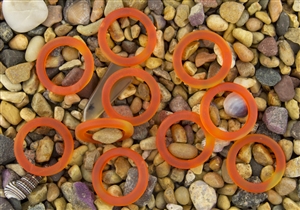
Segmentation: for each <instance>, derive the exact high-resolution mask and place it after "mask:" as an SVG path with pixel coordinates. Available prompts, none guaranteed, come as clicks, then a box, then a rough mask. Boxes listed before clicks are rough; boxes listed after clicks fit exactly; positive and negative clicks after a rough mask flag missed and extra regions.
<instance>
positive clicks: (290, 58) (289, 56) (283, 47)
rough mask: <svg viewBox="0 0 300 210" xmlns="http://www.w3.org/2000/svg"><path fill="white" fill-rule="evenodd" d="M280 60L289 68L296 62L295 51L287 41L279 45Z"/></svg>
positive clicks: (280, 42)
mask: <svg viewBox="0 0 300 210" xmlns="http://www.w3.org/2000/svg"><path fill="white" fill-rule="evenodd" d="M278 52H279V58H280V59H281V60H282V61H283V63H284V64H285V65H287V66H291V65H293V64H294V62H295V56H294V51H293V50H292V48H291V46H290V44H289V43H288V42H287V41H286V40H282V41H279V43H278Z"/></svg>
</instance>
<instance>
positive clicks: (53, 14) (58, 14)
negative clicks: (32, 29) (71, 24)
mask: <svg viewBox="0 0 300 210" xmlns="http://www.w3.org/2000/svg"><path fill="white" fill-rule="evenodd" d="M60 21H62V7H61V6H60V5H54V6H52V5H48V17H47V19H46V20H45V21H44V22H43V23H42V24H43V25H44V26H46V27H51V26H52V25H54V24H55V23H59V22H60Z"/></svg>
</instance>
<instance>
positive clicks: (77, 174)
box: [68, 165, 82, 182]
mask: <svg viewBox="0 0 300 210" xmlns="http://www.w3.org/2000/svg"><path fill="white" fill-rule="evenodd" d="M68 174H69V176H70V178H71V179H72V181H73V182H78V181H80V180H81V179H82V174H81V171H80V168H79V166H78V165H73V166H72V167H71V168H70V169H69V170H68Z"/></svg>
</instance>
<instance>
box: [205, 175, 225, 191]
mask: <svg viewBox="0 0 300 210" xmlns="http://www.w3.org/2000/svg"><path fill="white" fill-rule="evenodd" d="M203 180H204V181H205V182H206V183H207V184H208V185H209V186H211V187H213V188H221V187H223V186H224V181H223V179H222V177H221V176H220V175H219V174H218V173H216V172H208V173H207V174H205V175H204V176H203Z"/></svg>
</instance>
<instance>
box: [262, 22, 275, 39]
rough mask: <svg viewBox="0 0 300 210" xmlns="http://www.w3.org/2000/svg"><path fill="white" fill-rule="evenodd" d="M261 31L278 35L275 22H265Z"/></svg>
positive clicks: (269, 34) (268, 34)
mask: <svg viewBox="0 0 300 210" xmlns="http://www.w3.org/2000/svg"><path fill="white" fill-rule="evenodd" d="M261 32H262V33H263V34H265V35H267V36H276V31H275V26H274V25H273V24H269V25H268V24H264V25H263V27H262V29H261Z"/></svg>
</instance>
